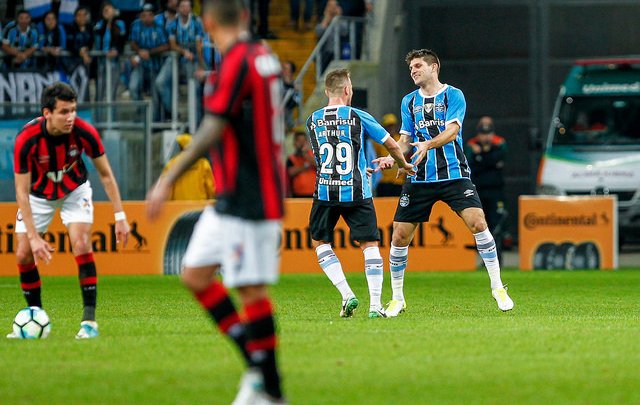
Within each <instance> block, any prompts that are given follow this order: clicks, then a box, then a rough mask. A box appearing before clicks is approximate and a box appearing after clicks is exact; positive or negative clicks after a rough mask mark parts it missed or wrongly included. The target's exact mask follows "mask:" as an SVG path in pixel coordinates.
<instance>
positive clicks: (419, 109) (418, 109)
mask: <svg viewBox="0 0 640 405" xmlns="http://www.w3.org/2000/svg"><path fill="white" fill-rule="evenodd" d="M420 111H422V106H421V105H416V106H414V107H413V113H414V114H418V113H419V112H420Z"/></svg>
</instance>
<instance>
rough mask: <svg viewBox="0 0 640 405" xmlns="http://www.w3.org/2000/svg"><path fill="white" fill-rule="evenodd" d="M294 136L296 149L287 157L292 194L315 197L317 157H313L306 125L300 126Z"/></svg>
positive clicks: (296, 196)
mask: <svg viewBox="0 0 640 405" xmlns="http://www.w3.org/2000/svg"><path fill="white" fill-rule="evenodd" d="M293 136H294V140H293V142H294V146H295V151H294V152H293V153H292V154H291V155H289V158H287V174H288V175H289V181H290V182H291V186H290V189H291V196H292V197H294V198H302V197H313V192H314V191H315V187H316V159H315V158H314V157H313V151H312V150H311V145H310V144H309V139H308V138H307V131H306V130H305V128H304V127H298V128H296V130H295V132H294V134H293Z"/></svg>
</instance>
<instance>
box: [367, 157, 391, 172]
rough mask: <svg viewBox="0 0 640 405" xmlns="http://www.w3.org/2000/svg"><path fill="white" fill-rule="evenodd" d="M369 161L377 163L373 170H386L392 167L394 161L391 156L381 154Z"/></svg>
mask: <svg viewBox="0 0 640 405" xmlns="http://www.w3.org/2000/svg"><path fill="white" fill-rule="evenodd" d="M371 163H373V164H375V165H377V167H376V168H375V169H374V170H373V171H374V172H379V171H380V170H387V169H390V168H392V167H393V165H394V164H395V163H396V161H395V160H393V158H392V157H391V156H383V157H379V158H377V159H373V160H372V161H371Z"/></svg>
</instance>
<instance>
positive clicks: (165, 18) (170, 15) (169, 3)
mask: <svg viewBox="0 0 640 405" xmlns="http://www.w3.org/2000/svg"><path fill="white" fill-rule="evenodd" d="M165 3H166V4H165V6H164V11H162V12H160V13H158V14H156V16H155V17H154V19H155V21H156V22H157V23H158V24H160V25H162V26H163V27H164V29H165V30H169V25H170V24H171V23H172V22H173V21H175V19H176V17H177V16H178V0H166V2H165Z"/></svg>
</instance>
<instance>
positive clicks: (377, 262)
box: [363, 246, 384, 310]
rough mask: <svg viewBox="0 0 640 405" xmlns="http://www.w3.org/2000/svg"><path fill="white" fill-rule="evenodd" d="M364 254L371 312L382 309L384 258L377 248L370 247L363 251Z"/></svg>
mask: <svg viewBox="0 0 640 405" xmlns="http://www.w3.org/2000/svg"><path fill="white" fill-rule="evenodd" d="M363 253H364V273H365V274H366V275H367V284H369V310H376V309H378V308H381V307H382V302H380V297H381V296H382V281H383V279H384V275H383V269H382V256H380V249H378V247H377V246H371V247H368V248H366V249H365V250H363Z"/></svg>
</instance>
